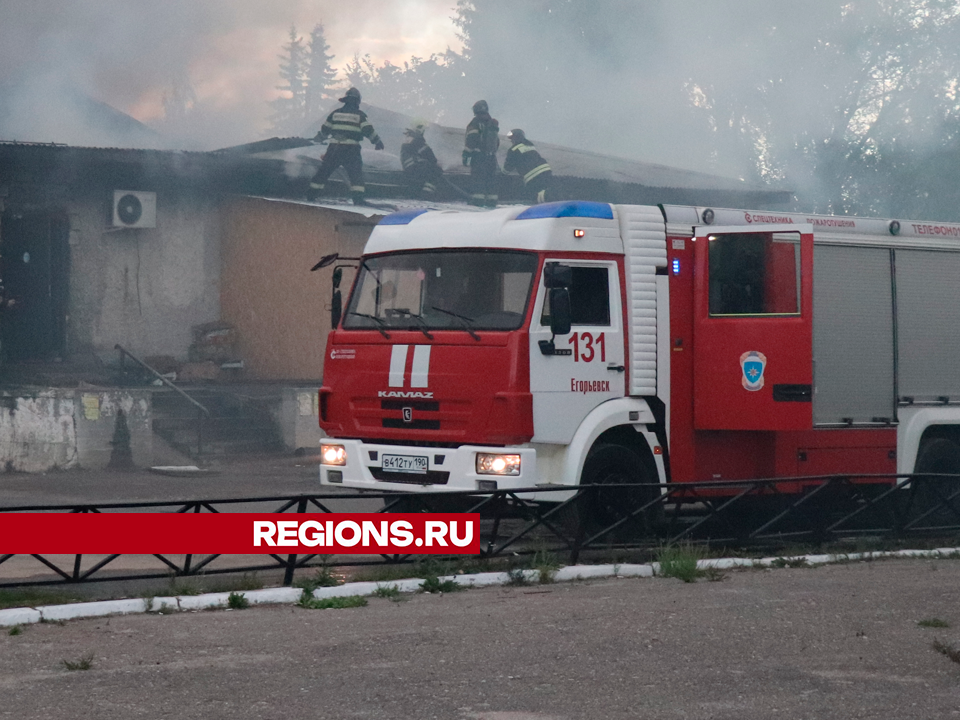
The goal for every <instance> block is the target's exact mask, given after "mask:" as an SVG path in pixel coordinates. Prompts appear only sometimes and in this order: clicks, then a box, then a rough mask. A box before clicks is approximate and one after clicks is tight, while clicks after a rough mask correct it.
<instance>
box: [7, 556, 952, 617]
mask: <svg viewBox="0 0 960 720" xmlns="http://www.w3.org/2000/svg"><path fill="white" fill-rule="evenodd" d="M951 557H954V558H960V548H937V549H935V550H892V551H885V552H865V553H840V554H831V555H794V556H777V557H768V558H718V559H709V560H700V561H698V562H697V567H698V568H699V569H701V570H706V569H716V570H734V569H738V568H775V567H783V566H785V565H790V564H796V565H829V564H836V563H846V562H863V561H869V560H880V559H884V558H951ZM659 571H660V564H659V563H649V564H645V565H630V564H623V565H568V566H566V567H562V568H559V569H558V570H556V571H555V572H554V573H553V574H552V576H551V577H552V579H553V581H554V582H572V581H575V580H592V579H597V578H611V577H618V578H628V577H641V578H646V577H654V576H655V575H657V574H658V573H659ZM517 575H518V571H514V572H513V573H507V572H487V573H475V574H473V575H444V576H442V577H440V578H439V579H440V580H441V581H447V580H452V581H453V582H455V583H456V584H458V585H462V586H463V587H466V588H473V587H493V586H502V585H507V584H509V583H511V582H516V580H517ZM519 575H520V577H521V578H522V579H523V580H525V581H527V582H529V583H537V582H539V580H540V571H539V570H521V571H519ZM422 584H423V579H422V578H408V579H405V580H386V581H382V582H356V583H347V584H345V585H338V586H336V587H322V588H317V589H316V590H314V591H313V597H315V598H317V599H318V600H322V599H324V598H333V597H353V596H366V595H373V594H374V593H375V592H377V590H378V589H380V588H396V589H397V590H398V591H399V592H402V593H415V592H418V591H419V590H420V586H421V585H422ZM302 592H303V591H302V590H301V589H300V588H293V587H282V588H266V589H264V590H248V591H245V592H242V593H241V594H242V595H243V596H244V597H245V598H246V599H247V601H248V602H249V603H250V604H251V605H266V604H271V605H279V604H291V605H292V604H294V603H296V602H297V601H298V600H299V599H300V597H301V595H302ZM231 594H232V593H228V592H220V593H206V594H204V595H178V596H176V597H174V596H169V597H154V598H150V599H143V598H133V599H128V600H101V601H97V602H87V603H70V604H67V605H39V606H37V607H32V608H31V607H22V608H9V609H7V610H0V627H11V626H15V625H30V624H33V623H39V622H61V621H64V620H76V619H79V618H94V617H108V616H111V615H130V614H135V613H163V612H183V611H197V610H210V609H216V608H227V607H228V603H229V597H230V595H231Z"/></svg>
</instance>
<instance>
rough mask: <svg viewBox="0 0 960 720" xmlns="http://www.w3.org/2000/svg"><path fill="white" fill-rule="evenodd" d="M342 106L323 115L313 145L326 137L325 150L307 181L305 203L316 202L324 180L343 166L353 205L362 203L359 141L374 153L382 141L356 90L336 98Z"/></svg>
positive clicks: (361, 170) (363, 190)
mask: <svg viewBox="0 0 960 720" xmlns="http://www.w3.org/2000/svg"><path fill="white" fill-rule="evenodd" d="M340 102H342V103H343V107H341V108H338V109H337V110H334V111H333V112H332V113H330V114H329V115H328V116H327V119H326V120H325V121H324V123H323V126H322V127H321V128H320V132H318V133H317V136H316V137H315V138H314V141H315V142H323V141H324V140H326V139H327V138H328V137H329V138H330V141H329V142H328V143H327V151H326V152H325V153H324V154H323V158H322V162H321V164H320V169H319V170H317V173H316V175H314V176H313V179H312V180H311V181H310V189H309V191H308V192H307V200H316V199H317V197H318V196H319V195H320V194H321V193H323V190H324V186H325V185H326V182H327V179H328V178H329V177H330V176H331V175H332V174H333V172H334V170H336V169H337V168H338V167H341V166H342V167H343V169H344V170H346V171H347V176H348V177H349V178H350V194H351V195H352V196H353V202H354V203H355V204H357V205H362V204H364V202H365V201H364V196H365V193H366V188H365V187H364V185H363V159H362V158H361V156H360V142H361V141H362V140H363V138H367V139H368V140H370V142H372V143H373V146H374V147H375V148H376V149H377V150H383V141H382V140H380V136H379V135H377V131H376V130H374V129H373V125H371V124H370V122H369V121H368V120H367V115H366V113H365V112H363V110H361V109H360V91H359V90H357V89H356V88H350V89H349V90H347V92H346V94H345V95H344V96H343V97H342V98H340Z"/></svg>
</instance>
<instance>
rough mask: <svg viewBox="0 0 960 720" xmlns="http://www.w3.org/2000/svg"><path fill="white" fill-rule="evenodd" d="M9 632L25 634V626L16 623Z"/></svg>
mask: <svg viewBox="0 0 960 720" xmlns="http://www.w3.org/2000/svg"><path fill="white" fill-rule="evenodd" d="M7 634H8V635H23V628H22V627H20V626H19V625H14V626H13V627H12V628H10V632H9V633H7Z"/></svg>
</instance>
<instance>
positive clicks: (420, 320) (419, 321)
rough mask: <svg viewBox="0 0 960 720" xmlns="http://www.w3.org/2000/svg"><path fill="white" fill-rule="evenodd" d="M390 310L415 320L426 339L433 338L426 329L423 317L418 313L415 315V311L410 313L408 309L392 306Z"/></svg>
mask: <svg viewBox="0 0 960 720" xmlns="http://www.w3.org/2000/svg"><path fill="white" fill-rule="evenodd" d="M390 312H392V313H396V314H397V315H403V316H404V317H408V318H412V319H413V320H416V322H417V325H418V326H419V329H420V332H422V333H423V334H424V335H426V336H427V339H428V340H433V335H431V334H430V332H429V331H428V330H427V323H425V322H424V320H423V318H422V317H421V316H420V315H417V314H416V313H412V312H410V311H409V310H404V309H402V308H394V309H392V310H390Z"/></svg>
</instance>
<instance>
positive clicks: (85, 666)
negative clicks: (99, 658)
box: [60, 653, 94, 671]
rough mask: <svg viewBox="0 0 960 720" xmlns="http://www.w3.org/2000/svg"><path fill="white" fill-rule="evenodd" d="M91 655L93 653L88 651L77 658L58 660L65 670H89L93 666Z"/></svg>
mask: <svg viewBox="0 0 960 720" xmlns="http://www.w3.org/2000/svg"><path fill="white" fill-rule="evenodd" d="M93 657H94V656H93V653H89V654H88V655H84V656H83V657H82V658H80V659H79V660H61V661H60V662H61V664H62V665H63V666H64V667H65V668H66V669H67V670H71V671H73V670H89V669H90V668H92V667H93Z"/></svg>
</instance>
